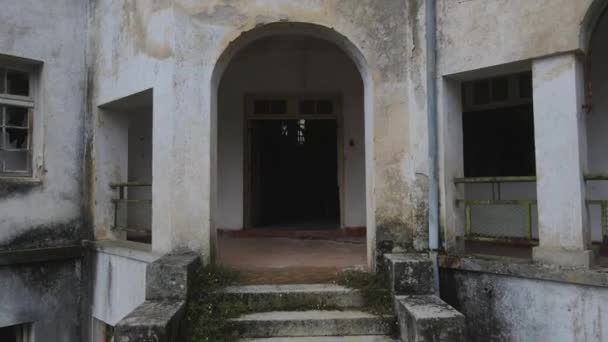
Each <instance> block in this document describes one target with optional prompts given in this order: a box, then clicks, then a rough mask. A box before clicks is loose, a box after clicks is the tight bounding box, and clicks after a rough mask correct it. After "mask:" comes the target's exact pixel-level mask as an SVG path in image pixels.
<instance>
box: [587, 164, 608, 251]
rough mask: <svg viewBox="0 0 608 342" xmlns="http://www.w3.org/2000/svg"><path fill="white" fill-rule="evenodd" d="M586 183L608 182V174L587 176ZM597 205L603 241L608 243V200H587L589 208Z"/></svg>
mask: <svg viewBox="0 0 608 342" xmlns="http://www.w3.org/2000/svg"><path fill="white" fill-rule="evenodd" d="M585 181H588V182H593V181H608V173H593V174H587V175H585ZM592 205H597V206H599V207H600V215H601V221H600V222H601V227H602V240H603V243H608V200H587V207H590V206H592Z"/></svg>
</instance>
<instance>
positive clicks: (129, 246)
mask: <svg viewBox="0 0 608 342" xmlns="http://www.w3.org/2000/svg"><path fill="white" fill-rule="evenodd" d="M83 244H84V246H85V247H86V248H88V249H91V250H94V251H97V252H99V253H105V254H111V255H116V256H120V257H123V258H128V259H133V260H137V261H143V262H147V263H151V262H154V261H155V260H157V259H158V258H160V257H161V254H158V253H154V252H153V251H152V246H150V245H149V244H145V243H140V242H133V241H124V240H97V241H84V242H83Z"/></svg>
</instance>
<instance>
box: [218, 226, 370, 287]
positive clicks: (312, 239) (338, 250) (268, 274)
mask: <svg viewBox="0 0 608 342" xmlns="http://www.w3.org/2000/svg"><path fill="white" fill-rule="evenodd" d="M252 235H253V236H252ZM256 235H257V236H256ZM323 235H324V234H320V233H314V232H312V233H311V232H309V233H308V234H303V233H302V232H300V233H297V234H296V233H294V234H292V235H291V236H289V235H284V234H278V236H280V237H276V236H277V234H270V233H268V232H258V233H257V234H220V235H219V237H218V240H219V241H218V258H217V262H218V263H219V264H221V265H225V266H229V267H232V268H235V269H237V270H239V271H241V272H242V273H243V278H244V282H246V283H251V284H288V283H294V284H295V283H327V282H331V281H332V280H333V279H335V276H336V274H337V273H338V272H340V271H341V270H344V269H351V268H358V269H365V267H366V264H367V261H366V260H367V259H366V245H365V237H357V236H347V235H341V236H338V235H335V234H329V235H326V236H323Z"/></svg>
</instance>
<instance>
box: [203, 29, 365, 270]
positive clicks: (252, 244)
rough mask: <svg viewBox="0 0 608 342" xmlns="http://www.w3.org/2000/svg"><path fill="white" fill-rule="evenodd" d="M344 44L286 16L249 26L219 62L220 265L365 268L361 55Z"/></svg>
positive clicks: (216, 79)
mask: <svg viewBox="0 0 608 342" xmlns="http://www.w3.org/2000/svg"><path fill="white" fill-rule="evenodd" d="M347 45H348V41H347V40H346V39H344V38H343V37H340V36H339V35H338V34H337V33H335V32H334V31H331V30H328V29H325V28H321V27H318V26H315V25H310V24H285V23H279V24H272V25H267V26H265V27H262V28H258V29H255V30H253V31H251V32H247V33H245V34H244V35H242V36H241V37H240V38H239V39H237V41H235V42H233V43H231V45H230V46H229V48H228V49H227V50H226V51H225V53H224V55H223V56H222V58H220V60H219V61H218V65H217V66H216V72H215V73H214V75H213V76H214V77H213V80H214V84H215V85H216V88H215V89H217V93H216V94H212V95H213V96H212V97H213V99H216V101H217V102H215V104H214V109H216V110H217V154H216V162H217V168H216V170H217V173H216V178H215V179H216V182H215V183H216V184H214V186H216V187H217V197H216V205H215V206H214V209H215V210H214V223H215V226H216V228H217V229H218V232H219V233H218V235H219V237H218V239H219V242H218V248H219V251H218V254H217V255H218V260H219V262H223V263H228V264H231V265H233V266H234V265H236V266H241V267H247V266H252V267H258V266H260V267H313V268H315V267H326V268H334V269H340V268H346V267H353V266H366V265H367V261H366V260H367V259H368V258H367V248H366V242H367V240H368V239H367V235H366V234H369V233H368V232H366V230H367V217H366V216H367V212H368V210H367V201H366V198H367V190H366V179H367V177H366V175H367V174H368V170H367V169H368V164H367V163H366V152H367V150H368V148H367V147H366V130H365V122H366V120H365V117H366V111H365V106H364V93H365V91H364V78H362V75H361V73H360V70H361V68H362V66H363V58H362V57H361V56H360V55H353V53H352V51H358V50H356V49H353V48H352V46H351V47H347ZM349 49H351V50H349ZM345 50H346V51H345ZM245 239H246V240H245ZM302 280H306V279H302Z"/></svg>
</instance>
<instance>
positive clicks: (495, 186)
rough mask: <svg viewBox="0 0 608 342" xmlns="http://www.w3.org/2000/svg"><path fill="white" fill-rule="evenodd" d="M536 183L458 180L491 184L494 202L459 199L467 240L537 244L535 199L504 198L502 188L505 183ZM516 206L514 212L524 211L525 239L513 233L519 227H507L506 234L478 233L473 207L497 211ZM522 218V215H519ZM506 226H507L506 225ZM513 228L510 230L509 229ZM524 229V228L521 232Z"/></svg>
mask: <svg viewBox="0 0 608 342" xmlns="http://www.w3.org/2000/svg"><path fill="white" fill-rule="evenodd" d="M533 182H536V177H534V176H531V177H477V178H456V179H455V180H454V183H455V184H489V185H491V192H492V198H491V199H489V200H488V199H483V200H481V199H460V200H457V203H458V205H464V228H465V238H466V239H467V240H476V241H488V242H507V243H524V244H536V240H535V239H534V237H533V225H534V221H533V217H534V206H536V200H532V199H529V200H528V199H521V200H520V199H515V200H513V199H509V200H506V199H502V193H501V192H502V185H503V184H505V183H533ZM509 206H511V207H515V208H517V209H512V210H513V212H515V211H517V210H520V211H523V222H522V227H520V229H518V230H519V231H521V230H523V232H524V233H523V236H522V235H521V234H520V235H519V236H515V234H512V233H511V232H512V231H514V230H517V229H512V228H517V227H508V229H507V230H508V231H506V232H502V233H501V232H491V233H488V232H487V231H488V230H489V229H486V231H485V232H479V231H476V230H475V229H474V226H473V222H474V219H475V218H474V217H473V216H474V214H473V209H474V207H494V208H507V207H509ZM520 216H521V215H520ZM504 224H508V222H505V223H504ZM509 228H511V229H509ZM521 228H523V229H521Z"/></svg>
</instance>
